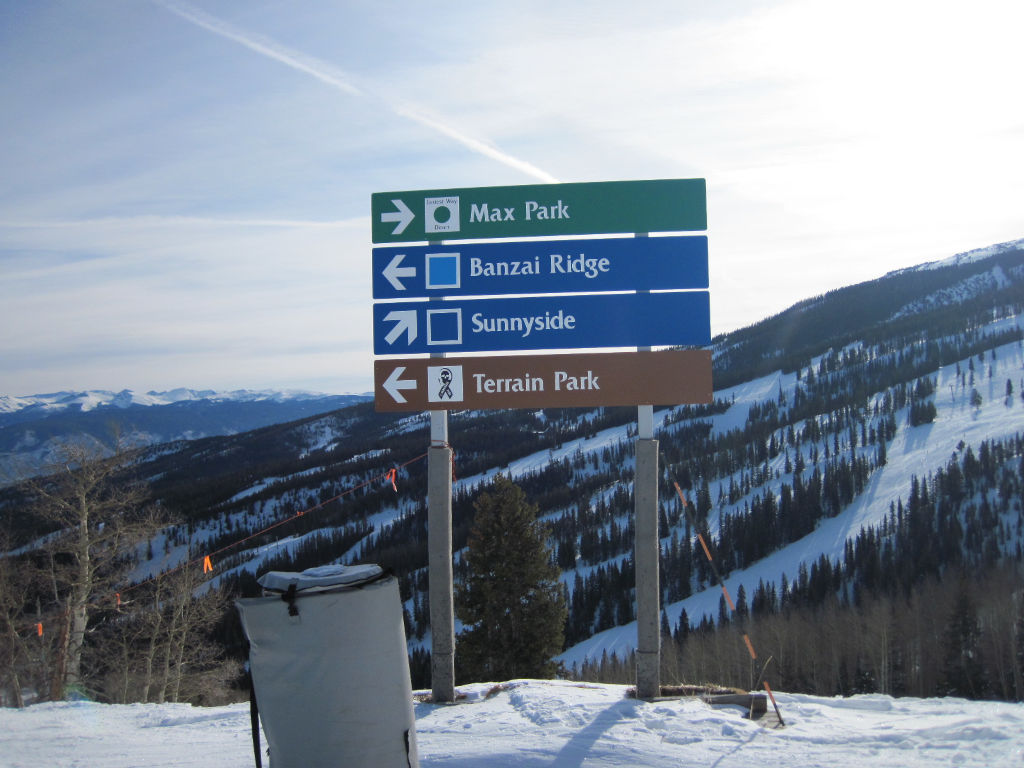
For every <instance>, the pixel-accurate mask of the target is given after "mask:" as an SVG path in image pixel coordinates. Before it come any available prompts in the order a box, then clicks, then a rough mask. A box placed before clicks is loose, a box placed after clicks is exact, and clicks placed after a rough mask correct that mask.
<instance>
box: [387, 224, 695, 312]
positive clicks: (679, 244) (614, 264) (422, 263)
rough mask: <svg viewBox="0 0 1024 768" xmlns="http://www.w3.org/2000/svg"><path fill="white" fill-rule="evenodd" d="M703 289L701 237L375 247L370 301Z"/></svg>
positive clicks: (520, 241)
mask: <svg viewBox="0 0 1024 768" xmlns="http://www.w3.org/2000/svg"><path fill="white" fill-rule="evenodd" d="M707 287H708V239H707V237H706V236H705V235H698V236H690V237H621V238H612V239H601V240H532V241H531V240H525V241H524V240H516V241H511V242H492V243H453V244H450V245H435V246H410V247H399V248H395V247H391V248H374V249H373V298H375V299H401V298H419V297H422V296H494V295H507V294H537V293H590V292H595V293H596V292H600V291H649V290H658V289H663V290H672V289H697V288H707Z"/></svg>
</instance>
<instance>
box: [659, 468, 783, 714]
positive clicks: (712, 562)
mask: <svg viewBox="0 0 1024 768" xmlns="http://www.w3.org/2000/svg"><path fill="white" fill-rule="evenodd" d="M672 485H674V486H675V489H676V494H677V495H678V496H679V500H680V501H681V502H682V504H683V511H684V512H685V513H686V519H687V520H688V521H689V522H690V526H691V527H692V528H693V530H694V532H696V534H697V541H699V542H700V546H701V549H703V550H704V555H705V556H706V557H707V559H708V563H709V564H710V566H711V571H712V573H714V574H715V580H716V581H717V582H718V586H719V587H721V588H722V594H723V595H725V601H726V603H728V604H729V610H731V611H732V612H733V613H734V614H735V613H736V603H734V602H733V600H732V595H730V594H729V590H728V589H727V588H726V586H725V581H724V580H723V579H722V573H721V572H720V571H719V570H718V566H717V565H716V564H715V560H714V558H713V557H712V556H711V550H710V549H708V545H707V542H706V541H704V536H703V534H701V532H700V529H699V528H698V527H697V523H696V521H695V520H694V519H693V515H692V514H691V513H690V504H689V502H687V500H686V497H685V496H684V495H683V489H682V488H680V487H679V483H677V482H675V481H673V482H672ZM743 643H744V645H746V647H747V653H749V654H750V660H751V661H757V651H755V650H754V644H753V642H751V640H750V635H748V634H747V633H746V631H745V630H744V631H743ZM769 661H771V657H770V656H769V657H768V661H766V662H765V664H764V668H763V669H762V670H761V675H760V677H759V679H760V681H761V683H762V684H763V685H764V689H765V691H767V693H768V698H769V699H771V700H772V706H773V707H775V714H776V716H777V717H778V718H779V725H782V726H785V725H786V722H785V720H783V719H782V713H781V712H780V711H779V705H778V702H776V701H775V694H774V693H772V689H771V686H769V685H768V680H767V679H765V677H764V672H765V669H766V668H767V667H768V662H769Z"/></svg>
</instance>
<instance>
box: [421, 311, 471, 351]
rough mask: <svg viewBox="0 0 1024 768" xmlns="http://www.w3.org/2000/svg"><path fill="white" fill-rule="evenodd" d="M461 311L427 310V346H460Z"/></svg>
mask: <svg viewBox="0 0 1024 768" xmlns="http://www.w3.org/2000/svg"><path fill="white" fill-rule="evenodd" d="M461 343H462V310H461V309H428V310H427V344H428V345H431V344H461Z"/></svg>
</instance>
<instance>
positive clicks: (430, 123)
mask: <svg viewBox="0 0 1024 768" xmlns="http://www.w3.org/2000/svg"><path fill="white" fill-rule="evenodd" d="M153 2H155V3H156V4H157V5H160V6H162V7H163V8H166V9H167V10H168V11H170V12H171V13H173V14H175V15H176V16H178V17H180V18H182V19H184V20H185V21H188V22H190V23H192V24H195V25H196V26H198V27H201V28H203V29H205V30H207V31H208V32H212V33H213V34H215V35H219V36H220V37H223V38H226V39H228V40H231V41H232V42H235V43H238V44H239V45H243V46H245V47H246V48H248V49H249V50H251V51H255V52H256V53H258V54H260V55H262V56H266V57H267V58H270V59H273V60H274V61H277V62H280V63H281V64H284V65H285V66H288V67H291V68H292V69H295V70H298V71H299V72H304V73H305V74H307V75H310V76H311V77H314V78H316V79H317V80H319V81H320V82H322V83H325V84H327V85H330V86H332V87H333V88H337V89H338V90H340V91H344V92H345V93H347V94H349V95H352V96H362V97H363V98H366V99H371V100H373V101H376V102H378V103H380V104H382V105H383V106H384V107H385V108H387V109H388V110H389V111H391V112H393V113H394V114H396V115H399V116H401V117H404V118H407V119H409V120H412V121H413V122H415V123H418V124H420V125H422V126H424V127H425V128H429V129H430V130H432V131H436V132H437V133H440V134H442V135H443V136H447V137H448V138H450V139H454V140H455V141H456V142H458V143H459V144H461V145H462V146H464V147H465V148H466V149H468V150H470V151H472V152H476V153H477V154H480V155H483V156H484V157H489V158H491V159H492V160H496V161H498V162H499V163H502V164H503V165H506V166H508V167H509V168H514V169H515V170H517V171H522V172H523V173H526V174H528V175H530V176H533V177H534V178H535V179H538V180H540V181H542V182H544V183H546V184H556V183H558V179H556V178H555V177H554V176H552V175H551V174H550V173H548V172H547V171H544V170H542V169H540V168H538V167H537V166H535V165H533V164H531V163H528V162H526V161H525V160H520V159H519V158H518V157H513V156H512V155H510V154H508V153H507V152H502V151H501V150H500V149H498V148H497V147H494V146H492V145H490V144H488V143H487V142H485V141H483V140H481V139H476V138H473V137H472V136H467V135H466V134H465V133H463V132H462V131H459V130H457V129H455V128H452V127H451V126H449V125H446V124H444V123H442V122H440V121H438V120H435V119H433V118H430V117H427V116H426V115H423V114H422V113H420V112H419V111H417V110H416V109H415V108H413V107H411V106H404V105H401V104H393V103H391V102H389V101H387V100H385V99H382V98H381V97H379V96H376V95H373V94H369V93H367V92H366V91H364V90H363V89H361V88H359V87H357V86H355V85H353V84H352V83H351V82H349V79H348V78H347V77H346V76H345V74H344V73H343V72H341V71H340V70H338V69H337V68H336V67H334V66H332V65H330V64H328V63H326V62H324V61H320V60H318V59H314V58H312V57H310V56H305V55H303V54H301V53H298V52H297V51H292V50H289V49H288V48H285V47H284V46H282V45H280V44H278V43H276V42H273V41H272V40H268V39H267V38H266V37H262V36H258V35H253V34H250V33H248V32H243V31H241V30H239V29H237V28H236V27H233V26H231V25H230V24H228V23H227V22H225V21H223V20H221V19H219V18H217V17H215V16H211V15H210V14H208V13H205V12H204V11H200V10H198V9H196V8H193V7H192V6H189V5H186V4H185V3H181V2H177V1H176V0H153Z"/></svg>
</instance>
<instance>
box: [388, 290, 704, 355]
mask: <svg viewBox="0 0 1024 768" xmlns="http://www.w3.org/2000/svg"><path fill="white" fill-rule="evenodd" d="M710 318H711V310H710V300H709V295H708V292H707V291H679V292H668V293H642V294H638V293H603V294H593V295H568V296H566V295H556V296H535V297H527V298H497V299H475V300H474V299H468V300H467V299H462V300H454V301H416V302H390V303H384V304H381V303H378V304H374V305H373V352H374V354H376V355H407V354H421V353H430V352H438V353H440V352H513V351H520V350H536V349H590V348H599V347H667V346H677V345H678V346H691V345H692V346H703V345H706V344H710V343H711V319H710Z"/></svg>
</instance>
